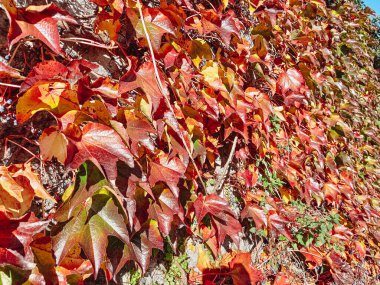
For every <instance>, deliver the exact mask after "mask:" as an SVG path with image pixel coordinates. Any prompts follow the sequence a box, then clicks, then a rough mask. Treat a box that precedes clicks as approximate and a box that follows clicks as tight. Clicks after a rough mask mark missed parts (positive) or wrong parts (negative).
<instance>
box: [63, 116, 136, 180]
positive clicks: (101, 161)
mask: <svg viewBox="0 0 380 285" xmlns="http://www.w3.org/2000/svg"><path fill="white" fill-rule="evenodd" d="M76 146H77V148H78V153H77V154H76V155H75V156H74V158H73V161H72V162H71V163H70V166H71V167H73V168H78V167H79V166H80V165H81V164H82V163H83V162H85V161H86V160H91V161H92V162H93V163H94V164H95V165H97V166H98V167H99V169H102V168H103V169H104V171H105V173H106V175H107V177H108V178H109V179H110V180H111V181H114V180H115V179H116V177H117V170H116V163H117V161H118V160H121V161H124V162H125V163H127V164H128V165H129V166H130V167H133V166H134V161H133V157H132V154H131V153H130V151H129V150H128V148H127V147H126V146H125V144H124V142H123V140H122V139H121V137H120V136H119V135H118V133H117V132H116V131H115V130H113V129H111V128H110V127H107V126H105V125H102V124H98V123H92V122H90V123H88V124H87V125H86V126H85V127H84V128H83V131H82V138H81V141H80V142H77V143H76Z"/></svg>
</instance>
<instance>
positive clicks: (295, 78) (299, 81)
mask: <svg viewBox="0 0 380 285" xmlns="http://www.w3.org/2000/svg"><path fill="white" fill-rule="evenodd" d="M304 84H305V79H304V78H303V76H302V74H301V73H300V72H299V71H298V70H297V69H295V68H290V69H288V70H287V71H286V72H285V71H284V72H283V73H281V74H280V76H279V77H278V80H277V92H278V93H280V94H282V95H286V93H287V92H288V91H289V90H291V91H293V92H299V91H300V89H301V87H302V85H304Z"/></svg>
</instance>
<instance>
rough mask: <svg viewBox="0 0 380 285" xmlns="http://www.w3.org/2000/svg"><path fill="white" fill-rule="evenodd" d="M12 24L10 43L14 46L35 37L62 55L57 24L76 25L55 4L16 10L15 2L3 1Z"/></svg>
mask: <svg viewBox="0 0 380 285" xmlns="http://www.w3.org/2000/svg"><path fill="white" fill-rule="evenodd" d="M2 3H3V5H4V7H5V9H6V12H7V16H8V19H9V22H10V27H9V32H8V41H9V45H10V46H12V45H14V44H15V43H17V42H18V41H19V40H21V39H23V38H25V37H28V36H33V37H35V38H37V39H39V40H41V41H42V42H44V43H45V44H46V45H47V46H48V47H49V48H51V49H52V50H53V51H54V52H56V53H58V54H60V53H62V50H61V48H60V46H59V40H60V36H59V33H58V27H57V22H58V21H66V22H70V23H76V21H75V20H74V19H73V18H72V17H71V16H69V14H68V13H67V12H66V11H64V10H62V9H60V8H58V7H57V6H55V5H54V4H49V5H43V6H33V5H31V6H29V7H27V8H20V9H18V8H16V6H15V5H14V3H13V0H3V1H2Z"/></svg>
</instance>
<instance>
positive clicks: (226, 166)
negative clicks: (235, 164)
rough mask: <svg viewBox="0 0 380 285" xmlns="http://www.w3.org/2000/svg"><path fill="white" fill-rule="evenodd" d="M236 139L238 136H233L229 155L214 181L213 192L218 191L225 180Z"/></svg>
mask: <svg viewBox="0 0 380 285" xmlns="http://www.w3.org/2000/svg"><path fill="white" fill-rule="evenodd" d="M237 140H238V137H237V136H236V137H235V138H234V142H233V144H232V148H231V151H230V155H229V156H228V159H227V162H226V164H225V165H224V167H223V169H222V173H221V175H220V176H219V179H218V180H217V182H216V183H215V187H214V190H213V192H217V191H219V189H220V187H222V186H223V184H224V181H225V180H226V177H227V173H228V169H229V168H230V164H231V162H232V159H233V157H234V154H235V150H236V144H237Z"/></svg>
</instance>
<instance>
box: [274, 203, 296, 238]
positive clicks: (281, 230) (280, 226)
mask: <svg viewBox="0 0 380 285" xmlns="http://www.w3.org/2000/svg"><path fill="white" fill-rule="evenodd" d="M288 223H289V221H288V220H287V219H285V218H284V217H281V216H280V215H278V214H277V213H276V212H275V211H274V210H271V211H269V212H268V225H269V229H270V230H271V231H272V232H273V233H275V234H282V235H284V236H285V237H287V238H288V239H289V240H293V238H292V235H291V234H290V230H289V229H288V228H287V224H288Z"/></svg>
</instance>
